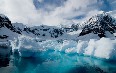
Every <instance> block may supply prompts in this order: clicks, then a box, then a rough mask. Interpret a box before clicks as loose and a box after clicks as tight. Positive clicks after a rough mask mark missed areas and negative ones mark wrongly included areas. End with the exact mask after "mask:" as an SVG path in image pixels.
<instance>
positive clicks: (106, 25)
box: [79, 13, 116, 38]
mask: <svg viewBox="0 0 116 73" xmlns="http://www.w3.org/2000/svg"><path fill="white" fill-rule="evenodd" d="M105 31H109V32H110V33H111V34H113V33H115V32H116V20H115V19H114V18H112V17H111V16H110V15H108V14H107V13H103V14H99V15H96V16H93V17H92V18H90V19H89V20H88V21H87V22H86V23H85V26H84V28H83V30H82V32H81V33H80V35H79V36H83V35H86V34H89V33H94V34H98V36H99V37H100V38H101V37H105Z"/></svg>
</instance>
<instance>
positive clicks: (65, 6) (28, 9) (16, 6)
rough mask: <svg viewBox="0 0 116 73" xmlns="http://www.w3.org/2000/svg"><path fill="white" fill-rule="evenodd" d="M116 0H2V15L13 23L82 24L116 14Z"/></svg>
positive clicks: (0, 2) (0, 10) (0, 1)
mask: <svg viewBox="0 0 116 73" xmlns="http://www.w3.org/2000/svg"><path fill="white" fill-rule="evenodd" d="M115 10H116V0H0V13H1V14H5V15H6V16H8V17H9V18H10V20H11V21H12V23H14V22H20V23H24V24H26V25H29V26H33V25H41V24H45V25H59V24H65V25H68V24H73V23H80V22H83V21H85V20H86V19H88V18H90V17H91V16H93V15H95V14H97V13H99V12H102V11H105V12H109V11H110V12H112V13H113V14H116V11H115Z"/></svg>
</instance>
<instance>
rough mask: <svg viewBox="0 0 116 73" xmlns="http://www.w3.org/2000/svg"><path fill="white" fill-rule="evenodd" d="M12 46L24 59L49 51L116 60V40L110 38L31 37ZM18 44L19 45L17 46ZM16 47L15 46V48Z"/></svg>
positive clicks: (19, 40)
mask: <svg viewBox="0 0 116 73" xmlns="http://www.w3.org/2000/svg"><path fill="white" fill-rule="evenodd" d="M14 42H15V44H12V47H13V49H14V50H15V49H18V51H19V54H20V56H22V57H37V56H38V55H39V53H41V52H42V51H47V50H54V51H61V52H65V53H67V54H72V53H78V54H84V55H88V56H93V57H98V58H103V59H108V60H109V59H111V60H116V54H115V53H116V39H115V40H114V39H113V40H112V39H110V38H101V39H100V40H99V39H90V40H86V41H85V40H78V41H73V40H41V41H40V40H39V39H34V38H29V37H23V38H19V39H18V40H17V41H14ZM16 43H17V44H16ZM14 45H15V46H14Z"/></svg>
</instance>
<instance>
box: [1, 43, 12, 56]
mask: <svg viewBox="0 0 116 73" xmlns="http://www.w3.org/2000/svg"><path fill="white" fill-rule="evenodd" d="M11 52H12V50H11V46H10V42H0V57H2V58H9V57H10V55H11Z"/></svg>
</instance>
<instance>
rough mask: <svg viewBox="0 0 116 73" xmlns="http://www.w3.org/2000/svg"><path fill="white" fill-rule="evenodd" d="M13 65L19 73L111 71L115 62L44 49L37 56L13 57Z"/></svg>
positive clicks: (92, 72)
mask: <svg viewBox="0 0 116 73" xmlns="http://www.w3.org/2000/svg"><path fill="white" fill-rule="evenodd" d="M14 59H15V60H14V65H15V66H16V67H17V69H18V70H19V72H20V73H25V72H27V73H28V72H29V73H31V72H33V73H46V72H48V73H83V71H84V72H86V71H87V72H86V73H99V72H100V73H105V72H106V73H113V72H115V71H116V67H115V63H114V64H111V63H109V62H104V61H102V60H98V59H94V58H91V57H84V56H78V55H76V54H73V55H69V54H64V53H60V52H53V51H51V52H50V51H49V52H48V51H45V52H42V53H41V54H40V57H38V58H17V57H15V58H14Z"/></svg>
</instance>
